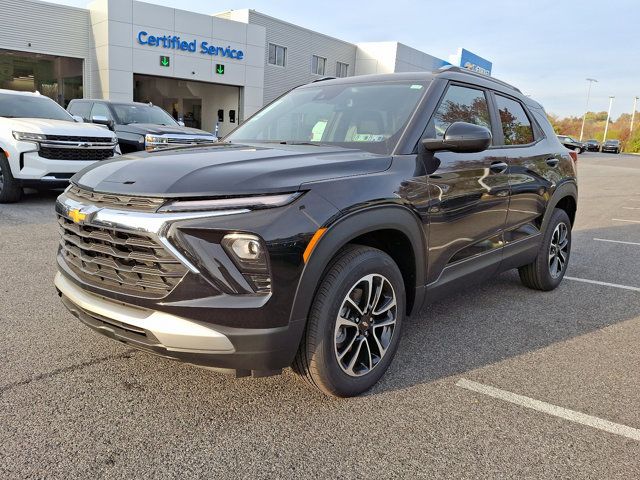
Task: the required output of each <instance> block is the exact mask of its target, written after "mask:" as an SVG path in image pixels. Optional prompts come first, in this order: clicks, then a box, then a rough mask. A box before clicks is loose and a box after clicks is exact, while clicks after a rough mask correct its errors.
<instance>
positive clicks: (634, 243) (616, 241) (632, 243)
mask: <svg viewBox="0 0 640 480" xmlns="http://www.w3.org/2000/svg"><path fill="white" fill-rule="evenodd" d="M594 240H595V241H596V242H611V243H622V244H624V245H640V243H638V242H624V241H622V240H608V239H606V238H594Z"/></svg>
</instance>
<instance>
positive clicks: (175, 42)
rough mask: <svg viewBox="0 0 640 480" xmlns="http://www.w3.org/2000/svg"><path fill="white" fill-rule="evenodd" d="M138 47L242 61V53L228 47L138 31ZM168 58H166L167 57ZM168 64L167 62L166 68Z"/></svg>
mask: <svg viewBox="0 0 640 480" xmlns="http://www.w3.org/2000/svg"><path fill="white" fill-rule="evenodd" d="M136 38H137V40H138V43H139V44H140V45H147V46H149V47H158V48H168V49H172V50H182V51H184V52H194V53H195V52H198V53H200V54H202V55H211V56H215V57H226V58H232V59H234V60H242V59H243V58H244V52H243V51H242V50H238V49H236V48H232V47H231V46H230V45H228V46H226V47H223V46H218V45H209V43H208V42H205V41H200V42H199V41H198V40H196V39H194V40H183V39H181V38H180V37H178V36H177V35H150V34H149V33H147V32H144V31H140V32H138V35H137V36H136ZM167 58H168V57H167ZM168 65H169V63H168V62H167V65H163V66H168Z"/></svg>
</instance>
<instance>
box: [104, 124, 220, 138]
mask: <svg viewBox="0 0 640 480" xmlns="http://www.w3.org/2000/svg"><path fill="white" fill-rule="evenodd" d="M116 131H117V132H129V133H138V134H140V135H145V134H147V133H152V134H155V135H162V134H166V133H169V134H171V133H175V134H179V135H207V136H209V137H213V134H212V133H209V132H205V131H204V130H198V129H197V128H190V127H181V126H179V125H158V124H155V123H130V124H128V125H117V126H116Z"/></svg>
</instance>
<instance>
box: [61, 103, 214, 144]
mask: <svg viewBox="0 0 640 480" xmlns="http://www.w3.org/2000/svg"><path fill="white" fill-rule="evenodd" d="M67 111H68V112H69V113H70V114H71V115H73V116H74V117H79V118H82V120H84V121H85V122H92V123H98V124H102V125H106V126H107V127H109V129H111V130H113V131H114V132H115V134H116V135H117V137H118V143H119V144H120V150H121V151H122V153H131V152H137V151H142V150H147V151H153V150H159V149H163V148H168V147H175V146H185V145H200V144H211V143H215V142H217V140H218V139H217V138H216V136H215V135H213V134H211V133H209V132H205V131H204V130H198V129H197V128H189V127H185V126H184V124H181V123H179V122H177V121H175V120H174V119H173V117H172V116H171V115H169V113H168V112H166V111H165V110H163V109H162V108H160V107H158V106H157V105H152V104H150V103H139V102H111V101H108V100H71V102H69V105H68V106H67Z"/></svg>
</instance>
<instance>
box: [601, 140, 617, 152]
mask: <svg viewBox="0 0 640 480" xmlns="http://www.w3.org/2000/svg"><path fill="white" fill-rule="evenodd" d="M602 153H620V140H607V141H606V142H604V143H603V144H602Z"/></svg>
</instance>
